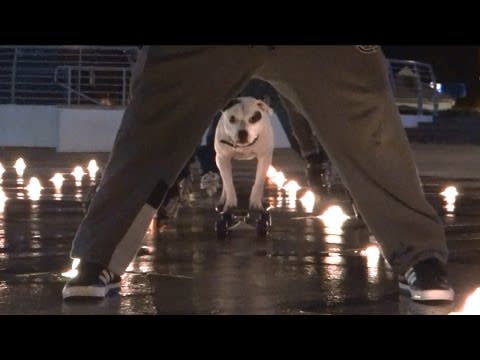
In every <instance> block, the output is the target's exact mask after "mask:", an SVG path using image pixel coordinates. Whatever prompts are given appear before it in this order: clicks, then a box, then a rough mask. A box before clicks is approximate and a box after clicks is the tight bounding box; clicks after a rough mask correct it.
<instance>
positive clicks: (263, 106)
mask: <svg viewBox="0 0 480 360" xmlns="http://www.w3.org/2000/svg"><path fill="white" fill-rule="evenodd" d="M257 106H258V107H259V108H260V109H261V110H262V111H263V112H265V113H267V114H269V115H271V114H272V113H273V109H272V108H271V107H270V106H269V105H268V104H267V103H265V102H263V101H262V100H258V101H257Z"/></svg>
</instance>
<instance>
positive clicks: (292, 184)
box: [283, 180, 301, 196]
mask: <svg viewBox="0 0 480 360" xmlns="http://www.w3.org/2000/svg"><path fill="white" fill-rule="evenodd" d="M283 188H284V189H285V191H286V192H287V193H288V194H290V193H293V194H295V195H296V194H297V191H298V190H300V189H301V187H300V186H299V185H298V183H297V182H296V181H295V180H290V181H289V182H287V183H286V184H285V185H284V186H283ZM289 196H290V195H289Z"/></svg>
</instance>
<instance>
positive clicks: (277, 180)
mask: <svg viewBox="0 0 480 360" xmlns="http://www.w3.org/2000/svg"><path fill="white" fill-rule="evenodd" d="M271 180H272V181H273V183H274V184H275V185H277V187H278V188H282V187H283V184H285V182H286V181H287V179H286V178H285V174H284V173H283V172H282V171H278V172H277V173H276V174H275V176H274V177H273V178H272V179H271Z"/></svg>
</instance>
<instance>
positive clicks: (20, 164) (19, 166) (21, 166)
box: [14, 158, 27, 176]
mask: <svg viewBox="0 0 480 360" xmlns="http://www.w3.org/2000/svg"><path fill="white" fill-rule="evenodd" d="M26 167H27V164H25V160H23V158H18V159H17V161H15V166H14V168H15V170H16V171H17V175H18V176H23V173H24V172H25V169H26Z"/></svg>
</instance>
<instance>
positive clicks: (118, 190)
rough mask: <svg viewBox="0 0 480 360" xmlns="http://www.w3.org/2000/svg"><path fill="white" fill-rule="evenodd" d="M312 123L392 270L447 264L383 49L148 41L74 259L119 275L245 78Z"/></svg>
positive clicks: (441, 236)
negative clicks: (267, 86) (426, 262)
mask: <svg viewBox="0 0 480 360" xmlns="http://www.w3.org/2000/svg"><path fill="white" fill-rule="evenodd" d="M254 75H255V76H257V77H260V78H263V79H264V80H267V81H269V82H270V83H271V84H272V85H274V86H275V88H276V89H277V90H278V91H279V92H280V93H281V95H282V96H284V97H285V98H287V99H288V100H289V101H290V102H291V103H292V104H293V105H294V106H295V107H296V109H297V111H299V112H300V113H301V114H302V115H304V116H305V118H306V119H307V120H308V121H309V123H310V125H311V127H312V129H313V131H314V132H315V134H317V136H318V137H319V140H320V142H321V144H322V145H323V146H324V148H325V150H326V151H327V153H328V155H329V157H330V158H331V160H332V162H333V163H334V164H335V165H336V166H337V168H338V170H339V172H340V176H341V178H342V181H343V182H344V184H345V185H346V186H347V187H348V189H349V191H350V193H351V195H352V197H353V198H354V200H355V203H356V204H357V206H358V209H359V211H360V212H361V214H362V216H363V218H364V220H365V222H366V223H367V225H368V227H369V228H370V230H371V231H372V233H373V235H374V236H375V237H376V239H377V240H378V242H379V243H380V245H381V247H382V251H383V254H384V255H385V257H386V258H387V260H388V261H389V263H390V264H391V265H392V266H393V268H394V269H395V270H397V271H405V270H406V269H407V268H408V267H409V266H411V265H412V264H414V263H415V262H417V261H419V260H422V259H424V258H427V257H432V256H434V257H437V258H438V259H440V260H441V261H443V262H446V261H447V248H446V241H445V235H444V229H443V227H442V225H441V222H440V220H439V218H438V216H437V214H436V213H435V211H434V210H433V208H432V207H431V206H430V205H429V204H428V203H427V202H426V200H425V197H424V194H423V192H422V189H421V186H420V181H419V177H418V174H417V169H416V166H415V163H414V160H413V157H412V153H411V151H410V148H409V144H408V141H407V138H406V135H405V131H404V129H403V127H402V124H401V121H400V116H399V113H398V110H397V107H396V105H395V103H394V99H393V95H392V93H391V91H390V86H389V84H388V78H387V72H386V63H385V58H384V56H383V54H382V53H381V51H376V52H363V51H360V50H359V48H358V47H356V46H277V47H275V48H273V49H272V48H271V47H267V46H253V47H252V46H164V47H163V46H152V47H144V48H142V50H141V52H140V54H139V59H138V61H137V64H136V65H135V68H134V71H133V74H132V94H133V97H132V101H131V103H130V104H129V106H128V107H127V109H126V111H125V114H124V116H123V120H122V123H121V126H120V129H119V131H118V134H117V137H116V140H115V144H114V148H113V150H112V153H111V155H110V160H109V163H108V165H107V167H106V169H105V171H104V174H103V177H102V181H101V183H100V186H99V188H98V191H97V193H96V195H95V197H94V198H93V200H92V203H91V205H90V208H89V211H88V213H87V214H86V216H85V218H84V219H83V221H82V223H81V224H80V227H79V229H78V232H77V234H76V236H75V239H74V241H73V248H72V252H71V255H72V257H76V258H80V259H83V260H86V261H91V262H97V263H101V264H103V265H104V266H107V267H108V268H109V269H110V270H111V271H113V272H115V273H117V274H122V273H123V272H124V271H125V269H126V267H127V266H128V264H129V263H130V261H131V260H132V259H133V257H134V256H135V254H136V251H137V249H138V247H139V246H140V244H141V241H142V239H143V237H144V234H145V232H146V229H147V227H148V224H149V222H150V220H151V218H152V216H153V215H154V213H155V211H156V209H157V208H158V207H159V206H160V204H161V202H162V200H163V198H164V196H165V194H166V192H167V190H168V188H169V187H170V186H171V185H172V184H173V183H174V181H175V179H176V178H177V176H178V175H179V173H180V171H181V170H182V168H183V167H184V166H185V164H186V162H187V161H188V160H189V159H190V157H191V154H192V153H193V152H194V150H195V147H196V146H197V145H198V144H199V143H200V141H201V138H202V135H203V134H204V132H205V130H206V129H207V127H208V125H209V124H210V121H211V119H212V117H213V116H214V114H215V113H216V112H217V111H218V109H220V108H222V107H223V106H224V105H225V104H226V103H227V102H228V100H229V99H230V98H231V97H233V96H235V95H236V94H237V93H239V92H240V91H241V90H242V88H243V87H244V86H245V85H246V84H247V82H248V80H249V79H250V78H251V77H252V76H254Z"/></svg>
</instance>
